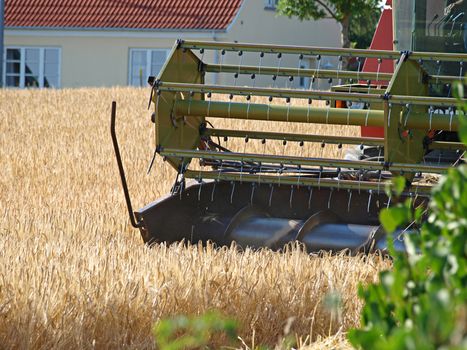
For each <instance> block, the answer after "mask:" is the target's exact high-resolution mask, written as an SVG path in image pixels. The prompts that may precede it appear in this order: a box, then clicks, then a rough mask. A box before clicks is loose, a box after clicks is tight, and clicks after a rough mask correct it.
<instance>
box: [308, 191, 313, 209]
mask: <svg viewBox="0 0 467 350" xmlns="http://www.w3.org/2000/svg"><path fill="white" fill-rule="evenodd" d="M308 191H310V194H309V195H308V209H311V197H312V196H313V187H311V186H308Z"/></svg>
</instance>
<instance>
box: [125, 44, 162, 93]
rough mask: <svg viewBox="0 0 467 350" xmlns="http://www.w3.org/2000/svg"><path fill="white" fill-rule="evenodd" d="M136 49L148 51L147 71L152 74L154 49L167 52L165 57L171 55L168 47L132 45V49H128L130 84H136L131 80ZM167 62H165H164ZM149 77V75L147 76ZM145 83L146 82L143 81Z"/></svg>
mask: <svg viewBox="0 0 467 350" xmlns="http://www.w3.org/2000/svg"><path fill="white" fill-rule="evenodd" d="M134 51H146V72H148V73H149V74H150V72H151V65H152V62H151V55H152V52H153V51H163V52H165V59H166V60H167V58H168V57H169V54H170V49H166V48H147V47H131V48H130V50H129V51H128V85H129V86H135V85H133V84H132V81H131V78H132V77H131V68H132V64H133V62H132V59H133V52H134ZM164 63H165V62H164ZM146 78H147V77H146ZM143 83H144V82H143Z"/></svg>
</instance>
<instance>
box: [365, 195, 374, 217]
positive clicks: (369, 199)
mask: <svg viewBox="0 0 467 350" xmlns="http://www.w3.org/2000/svg"><path fill="white" fill-rule="evenodd" d="M368 193H369V195H368V205H367V207H366V212H367V213H369V212H370V204H371V196H372V194H373V191H372V190H369V191H368Z"/></svg>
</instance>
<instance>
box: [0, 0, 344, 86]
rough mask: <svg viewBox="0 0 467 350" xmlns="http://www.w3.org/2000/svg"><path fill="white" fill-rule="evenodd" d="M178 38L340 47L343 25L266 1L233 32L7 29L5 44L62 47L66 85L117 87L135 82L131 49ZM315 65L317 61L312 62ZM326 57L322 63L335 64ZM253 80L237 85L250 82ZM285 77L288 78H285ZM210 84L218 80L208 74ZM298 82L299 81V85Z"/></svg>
mask: <svg viewBox="0 0 467 350" xmlns="http://www.w3.org/2000/svg"><path fill="white" fill-rule="evenodd" d="M177 38H182V39H183V38H185V39H190V40H206V41H212V40H215V41H238V42H255V43H274V44H283V45H307V46H326V47H336V46H339V45H340V41H339V40H340V28H339V25H338V24H337V23H336V22H335V21H334V20H330V19H325V20H320V21H304V22H300V21H298V20H297V19H289V18H286V17H278V16H277V15H276V14H275V12H274V11H271V10H265V9H264V1H262V0H249V1H246V2H245V3H244V4H243V5H242V7H241V9H240V12H239V13H238V15H237V16H236V19H235V21H234V22H233V23H232V24H231V26H230V27H229V28H228V31H227V32H208V31H204V32H194V31H193V32H184V33H182V32H176V31H174V32H158V31H118V30H110V31H109V30H106V31H97V30H96V31H93V30H34V29H29V30H22V29H7V30H6V31H5V46H6V47H8V46H34V47H50V46H51V47H60V48H61V55H62V57H61V86H62V87H80V86H114V85H128V83H129V51H130V49H131V48H156V49H157V48H160V49H170V48H171V47H172V46H173V45H174V42H175V40H176V39H177ZM204 60H205V61H209V62H217V63H218V62H220V60H221V55H220V54H219V53H213V52H212V51H211V52H210V51H206V53H205V55H204ZM305 61H307V62H305V63H306V64H307V65H309V66H311V67H313V66H314V64H315V62H314V60H313V59H310V58H307V59H306V60H305ZM298 62H299V59H298V57H295V56H288V55H284V57H283V59H282V61H281V66H290V67H297V66H298ZM223 63H229V64H238V63H239V57H238V55H236V54H235V53H229V54H227V55H226V56H224V58H223ZM242 63H244V64H251V65H257V64H258V63H259V56H258V54H255V55H253V54H245V55H244V58H243V61H242ZM333 63H334V62H333V61H331V60H328V59H327V58H324V59H323V60H322V61H321V64H322V65H324V64H333ZM262 64H263V65H269V66H277V64H278V60H277V57H275V56H273V55H266V57H265V58H264V60H263V62H262ZM247 79H249V78H247V77H241V79H239V80H238V81H237V83H239V84H244V83H246V81H247ZM282 79H284V78H282ZM207 80H208V81H210V80H212V77H210V76H208V77H207ZM217 82H218V83H232V82H233V77H232V76H231V75H229V76H222V77H219V78H218V80H217ZM256 83H257V84H258V85H259V84H261V85H272V83H273V81H272V80H271V77H266V78H264V79H258V80H257V82H256ZM297 83H298V80H296V81H295V82H294V84H297Z"/></svg>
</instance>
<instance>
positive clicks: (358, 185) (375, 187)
mask: <svg viewBox="0 0 467 350" xmlns="http://www.w3.org/2000/svg"><path fill="white" fill-rule="evenodd" d="M185 177H186V178H189V179H195V180H198V181H201V180H203V179H204V180H208V179H209V180H215V181H228V182H231V181H234V182H240V183H241V182H249V183H253V184H262V183H266V184H273V185H279V186H280V185H292V186H298V187H307V186H312V187H318V188H329V189H332V190H355V191H359V192H360V191H374V192H375V193H384V190H385V183H379V182H373V181H354V180H339V181H337V180H334V179H328V178H320V179H317V178H314V177H306V176H300V177H298V176H284V175H283V176H277V175H268V174H261V175H257V174H246V173H242V174H239V173H228V172H219V171H194V170H187V171H186V172H185ZM431 189H432V186H430V185H415V186H413V185H412V186H411V187H410V188H409V190H408V191H406V192H404V193H403V195H412V196H413V195H417V196H421V197H430V193H431Z"/></svg>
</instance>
